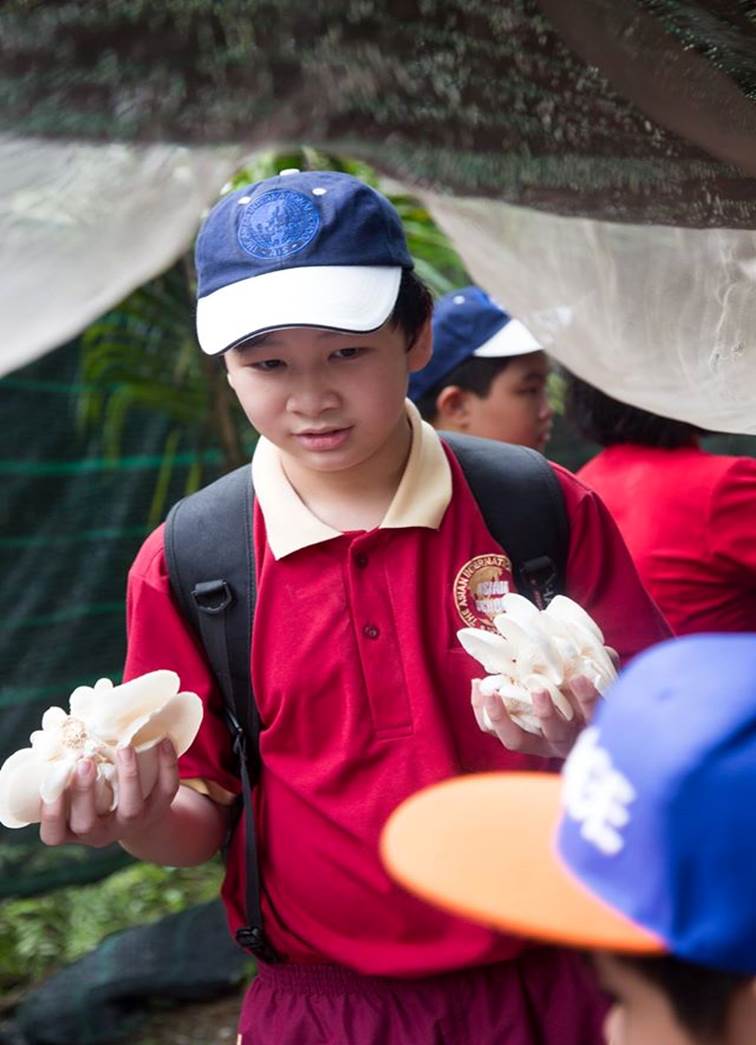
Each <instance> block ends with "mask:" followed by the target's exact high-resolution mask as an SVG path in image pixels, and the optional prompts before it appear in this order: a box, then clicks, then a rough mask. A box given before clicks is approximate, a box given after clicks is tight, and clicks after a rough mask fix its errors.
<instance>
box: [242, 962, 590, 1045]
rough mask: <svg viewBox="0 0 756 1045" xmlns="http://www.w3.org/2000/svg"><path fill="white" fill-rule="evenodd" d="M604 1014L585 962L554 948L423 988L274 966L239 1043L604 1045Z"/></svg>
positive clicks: (248, 999) (247, 1006)
mask: <svg viewBox="0 0 756 1045" xmlns="http://www.w3.org/2000/svg"><path fill="white" fill-rule="evenodd" d="M606 1009H607V1005H606V1002H605V1001H604V999H603V997H602V996H601V994H600V992H599V989H598V987H597V986H596V983H595V981H594V979H593V975H592V973H591V971H590V969H589V968H588V966H587V964H586V962H585V959H583V958H582V957H580V956H579V955H576V954H574V953H572V952H568V951H560V950H554V949H552V948H533V949H532V950H528V951H526V952H525V953H523V954H522V955H520V957H519V958H516V959H514V960H513V961H508V962H502V963H500V964H497V965H489V966H485V967H483V968H477V969H466V970H463V971H460V972H454V973H446V974H444V975H442V976H432V977H428V978H426V979H418V980H402V979H389V978H386V977H379V976H360V975H359V974H358V973H355V972H351V971H350V970H348V969H344V968H342V967H340V966H335V965H269V966H264V967H263V966H261V968H260V971H259V972H258V974H257V976H256V977H255V979H254V980H253V981H252V983H251V985H250V987H249V989H248V991H247V993H246V996H245V998H244V1004H243V1007H242V1014H241V1022H240V1024H239V1030H240V1037H239V1042H240V1043H243V1045H603V1042H604V1037H603V1034H602V1031H601V1025H602V1022H603V1019H604V1015H605V1013H606Z"/></svg>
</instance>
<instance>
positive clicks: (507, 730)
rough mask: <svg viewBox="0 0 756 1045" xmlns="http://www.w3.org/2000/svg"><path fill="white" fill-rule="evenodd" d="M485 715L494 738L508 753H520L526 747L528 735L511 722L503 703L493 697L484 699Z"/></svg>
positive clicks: (498, 698)
mask: <svg viewBox="0 0 756 1045" xmlns="http://www.w3.org/2000/svg"><path fill="white" fill-rule="evenodd" d="M484 707H485V710H486V714H487V715H488V718H489V720H490V722H491V725H492V726H493V729H494V731H495V733H496V736H497V737H498V738H499V740H500V741H501V742H502V744H503V745H504V747H506V748H509V750H510V751H522V750H523V749H524V748H525V747H527V745H528V734H527V733H526V732H525V730H524V729H521V728H520V726H518V725H517V723H516V722H513V721H512V719H511V717H510V715H509V712H508V711H507V709H506V707H505V706H504V701H503V700H502V699H501V698H500V697H497V696H496V695H493V696H491V697H486V698H485V704H484Z"/></svg>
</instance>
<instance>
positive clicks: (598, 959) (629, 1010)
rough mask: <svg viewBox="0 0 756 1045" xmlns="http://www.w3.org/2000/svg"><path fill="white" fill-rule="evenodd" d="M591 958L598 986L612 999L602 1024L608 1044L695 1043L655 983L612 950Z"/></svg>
mask: <svg viewBox="0 0 756 1045" xmlns="http://www.w3.org/2000/svg"><path fill="white" fill-rule="evenodd" d="M594 960H595V965H596V970H597V972H598V977H599V981H600V983H601V986H602V987H603V989H604V990H605V991H606V993H607V994H608V995H609V996H610V998H611V999H612V1007H611V1009H610V1011H609V1015H608V1016H607V1018H606V1023H605V1024H604V1033H605V1035H606V1041H607V1045H651V1043H652V1042H653V1045H698V1043H696V1041H695V1039H694V1038H691V1037H690V1036H689V1035H688V1033H687V1032H686V1031H685V1030H684V1029H683V1028H682V1027H681V1026H680V1023H679V1021H678V1020H677V1018H676V1016H675V1014H674V1012H673V1011H672V1008H671V1006H670V1004H669V1002H668V1001H667V999H666V997H665V996H664V994H663V993H662V992H661V990H660V989H659V988H658V987H657V986H655V985H654V984H652V983H651V982H650V981H649V980H647V979H645V978H644V977H643V976H642V975H641V974H640V973H639V972H637V971H636V970H635V969H633V968H632V966H629V965H627V964H625V963H624V962H622V961H621V960H618V959H617V958H615V957H613V956H612V955H611V954H605V953H602V952H599V953H597V954H596V955H595V958H594Z"/></svg>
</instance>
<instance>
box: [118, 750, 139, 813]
mask: <svg viewBox="0 0 756 1045" xmlns="http://www.w3.org/2000/svg"><path fill="white" fill-rule="evenodd" d="M116 763H117V766H118V808H117V809H116V817H117V819H118V820H119V822H120V823H122V824H128V823H130V822H132V821H134V820H136V819H137V818H138V817H140V816H141V815H142V813H143V811H144V798H143V797H142V785H141V782H140V780H139V766H138V765H137V758H136V752H135V751H134V749H133V747H121V748H118V751H117V752H116Z"/></svg>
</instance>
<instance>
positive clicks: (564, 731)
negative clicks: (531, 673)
mask: <svg viewBox="0 0 756 1045" xmlns="http://www.w3.org/2000/svg"><path fill="white" fill-rule="evenodd" d="M532 696H533V710H534V711H535V713H536V717H537V719H538V721H539V723H540V726H541V732H542V733H543V736H544V738H545V739H546V740H547V741H548V743H549V744H551V745H552V746H553V747H554V749H555V753H557V754H558V753H560V752H561V749H562V746H563V745H564V744H571V743H572V739H573V736H574V734H575V726H576V723H575V718H574V716H573V718H572V719H571V720H570V721H569V722H568V721H567V719H566V718H565V717H564V715H563V714H562V713H561V711H560V710H559V709H558V708H557V707H555V706H554V702H553V700H552V699H551V697H550V695H549V694H548V693H547V692H546V691H541V690H538V691H536V692H535V693H533V695H532Z"/></svg>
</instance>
